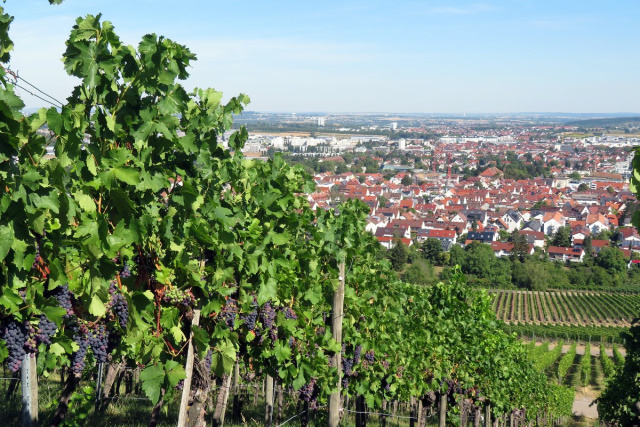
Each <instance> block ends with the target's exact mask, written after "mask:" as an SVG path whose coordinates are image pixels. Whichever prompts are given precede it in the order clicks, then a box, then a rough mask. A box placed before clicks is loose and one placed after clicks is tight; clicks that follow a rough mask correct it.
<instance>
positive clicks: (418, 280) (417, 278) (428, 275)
mask: <svg viewBox="0 0 640 427" xmlns="http://www.w3.org/2000/svg"><path fill="white" fill-rule="evenodd" d="M402 280H403V281H404V282H407V283H413V284H414V285H429V284H432V283H433V282H434V281H435V276H434V273H433V266H431V264H430V263H429V262H427V261H425V260H422V259H416V260H414V262H413V263H412V264H411V265H410V266H409V267H407V269H406V270H405V271H404V273H403V274H402Z"/></svg>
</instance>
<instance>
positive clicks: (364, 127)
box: [240, 115, 640, 265]
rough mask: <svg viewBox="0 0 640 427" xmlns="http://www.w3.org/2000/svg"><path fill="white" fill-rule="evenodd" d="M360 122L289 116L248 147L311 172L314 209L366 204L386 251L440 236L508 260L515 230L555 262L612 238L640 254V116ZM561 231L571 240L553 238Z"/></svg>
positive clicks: (446, 247) (447, 244) (573, 258)
mask: <svg viewBox="0 0 640 427" xmlns="http://www.w3.org/2000/svg"><path fill="white" fill-rule="evenodd" d="M260 116H262V119H263V121H264V120H268V118H267V119H264V116H265V115H260ZM354 119H355V118H354V117H351V120H349V117H347V118H345V117H341V118H340V119H336V120H335V121H336V124H335V125H334V126H333V128H332V129H333V130H328V125H329V123H330V119H329V118H326V119H325V118H324V117H313V116H308V117H304V116H300V115H299V116H297V117H296V116H295V115H293V116H289V117H287V116H277V117H271V120H273V121H280V122H281V123H282V122H283V121H284V124H279V125H274V124H273V122H272V123H271V124H270V125H266V126H265V125H262V127H263V128H267V129H271V132H260V131H252V135H251V137H250V140H249V142H248V143H247V145H246V146H245V148H244V150H243V151H244V152H245V153H244V154H245V156H247V157H252V156H253V157H258V158H266V156H268V155H273V154H274V153H275V152H277V151H281V152H283V153H284V154H285V156H286V157H287V158H288V159H289V160H290V161H292V162H294V163H300V164H302V165H303V166H304V167H305V168H307V169H308V171H309V172H310V173H311V174H313V177H314V181H315V183H316V191H315V192H314V193H312V194H309V195H308V199H309V202H310V204H311V206H312V207H313V208H314V209H329V208H331V207H334V206H336V205H337V204H339V203H340V202H342V201H344V200H345V199H352V198H357V199H360V200H362V201H363V202H364V203H366V204H367V205H368V206H369V208H370V215H369V218H368V224H367V230H368V231H369V232H371V233H372V234H374V235H375V236H376V237H377V239H378V241H379V242H380V243H381V245H382V246H384V247H385V248H387V249H392V248H393V247H394V245H396V244H398V243H402V244H404V245H406V246H407V247H411V246H413V245H417V246H421V245H424V243H425V242H426V241H427V240H428V239H437V240H438V241H439V242H440V244H441V246H442V251H444V252H448V251H450V250H451V249H452V247H453V246H454V245H459V246H462V247H465V246H468V245H469V244H471V243H472V242H480V243H485V244H487V245H490V246H491V249H492V250H493V252H494V254H495V255H496V256H497V257H504V256H509V255H512V252H513V250H514V246H516V244H515V243H514V239H513V235H514V232H517V234H520V235H522V236H524V239H526V243H527V247H526V252H527V253H528V254H533V253H534V251H535V250H536V248H538V250H539V251H541V252H542V253H544V254H546V256H547V257H548V258H549V259H550V260H556V261H566V262H582V261H583V260H584V257H585V253H586V252H589V251H592V252H593V255H597V254H598V253H599V252H600V250H602V249H603V248H605V247H609V246H612V245H615V246H617V247H618V248H619V249H620V250H621V251H622V253H623V254H624V257H625V259H627V260H628V261H629V263H631V261H632V258H633V257H632V252H635V251H640V235H638V232H637V230H636V228H635V227H633V226H632V225H631V221H632V217H633V212H635V210H636V196H635V194H633V193H632V192H631V191H630V190H629V185H628V181H629V176H630V173H631V172H632V167H631V162H632V157H633V153H632V152H631V148H632V147H634V146H635V145H639V144H640V138H639V137H638V136H637V135H634V134H633V132H634V131H636V130H637V127H636V128H634V127H633V126H638V125H637V123H636V122H634V121H633V120H632V119H630V120H628V122H627V123H625V120H624V119H615V120H608V119H599V120H598V119H596V120H591V121H590V120H586V121H582V122H581V121H575V120H572V121H571V122H570V123H566V122H567V120H566V119H565V120H564V121H562V120H559V119H558V118H546V119H545V118H535V119H534V118H531V117H530V118H523V117H497V118H474V119H471V118H470V119H467V118H457V119H443V118H429V119H422V120H421V121H420V120H419V119H417V118H415V117H411V118H405V121H408V122H410V124H409V125H408V126H406V127H405V126H399V121H400V120H402V118H391V119H388V118H385V117H379V116H371V117H368V116H363V115H361V116H358V117H357V120H354ZM392 120H393V121H392ZM240 122H241V121H240ZM258 122H259V121H257V120H254V121H252V120H247V122H246V123H247V124H248V126H249V128H250V129H251V125H252V124H255V123H258ZM420 122H421V123H420ZM354 123H355V125H354ZM400 123H401V122H400ZM583 123H584V124H583ZM634 123H635V124H634ZM585 125H587V126H590V128H589V129H585ZM597 126H600V127H597ZM625 126H628V127H625ZM258 127H259V125H258ZM287 127H288V128H290V129H295V130H297V132H290V133H289V134H287V132H286V131H283V130H282V129H283V128H287ZM309 129H311V130H310V131H309V134H308V135H304V131H305V130H309ZM273 130H279V131H278V132H277V133H274V132H273ZM323 131H325V132H324V133H326V134H327V135H323ZM366 132H375V133H374V134H363V133H366ZM394 134H398V135H402V136H404V137H400V138H394ZM411 136H414V137H411ZM415 136H423V137H422V138H418V137H415ZM560 233H564V234H567V237H568V238H567V239H565V240H564V241H561V239H554V236H556V235H559V234H560ZM554 243H556V244H557V245H554ZM585 246H586V248H585ZM629 265H631V264H629Z"/></svg>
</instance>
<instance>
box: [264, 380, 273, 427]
mask: <svg viewBox="0 0 640 427" xmlns="http://www.w3.org/2000/svg"><path fill="white" fill-rule="evenodd" d="M265 382H266V385H265V392H264V400H265V404H266V405H265V406H266V408H265V414H264V423H265V425H267V426H269V427H270V426H271V424H272V423H273V377H272V376H271V375H267V381H265Z"/></svg>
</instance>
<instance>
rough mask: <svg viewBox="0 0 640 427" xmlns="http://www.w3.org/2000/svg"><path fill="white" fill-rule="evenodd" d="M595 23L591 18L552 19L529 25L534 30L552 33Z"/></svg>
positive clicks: (532, 22)
mask: <svg viewBox="0 0 640 427" xmlns="http://www.w3.org/2000/svg"><path fill="white" fill-rule="evenodd" d="M594 22H595V21H594V20H593V19H590V18H576V17H567V18H550V19H537V20H535V21H531V22H530V23H529V24H530V26H532V27H533V28H537V29H540V30H550V31H566V30H574V29H576V28H579V27H581V26H584V25H588V24H592V23H594Z"/></svg>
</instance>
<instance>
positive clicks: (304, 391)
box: [298, 378, 318, 409]
mask: <svg viewBox="0 0 640 427" xmlns="http://www.w3.org/2000/svg"><path fill="white" fill-rule="evenodd" d="M298 393H299V394H300V398H301V399H302V400H304V401H305V402H308V403H309V407H310V408H311V409H317V408H318V387H317V385H316V379H315V378H311V380H309V382H308V383H307V384H305V385H303V386H302V387H300V390H298Z"/></svg>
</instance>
